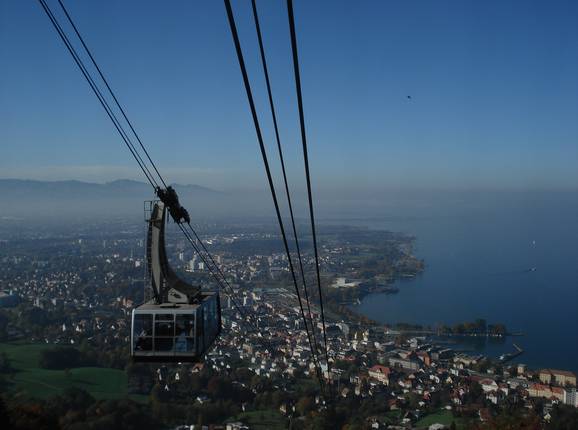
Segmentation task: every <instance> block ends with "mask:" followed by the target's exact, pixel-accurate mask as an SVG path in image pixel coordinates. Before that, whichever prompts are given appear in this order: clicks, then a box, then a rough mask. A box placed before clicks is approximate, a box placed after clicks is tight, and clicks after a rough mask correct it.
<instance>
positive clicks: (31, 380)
mask: <svg viewBox="0 0 578 430" xmlns="http://www.w3.org/2000/svg"><path fill="white" fill-rule="evenodd" d="M50 348H54V345H46V344H21V343H0V352H4V353H6V354H7V356H8V358H9V360H10V365H11V366H12V367H13V368H14V369H16V372H15V373H13V374H11V375H10V376H9V377H8V382H9V387H8V389H9V390H10V391H12V392H15V393H16V392H18V393H22V394H24V395H25V396H30V397H36V398H47V397H51V396H54V395H57V394H60V393H62V391H63V390H64V389H66V388H68V387H73V386H74V387H78V388H82V389H84V390H86V391H88V392H89V393H90V394H91V395H92V396H93V397H95V398H97V399H118V398H124V397H127V376H126V373H125V372H124V371H122V370H117V369H106V368H101V367H78V368H74V369H70V370H69V372H66V371H64V370H48V369H41V368H39V367H38V361H39V358H40V354H41V353H42V351H43V350H46V349H50ZM130 397H131V398H133V400H141V401H142V400H143V399H145V398H146V397H145V396H130Z"/></svg>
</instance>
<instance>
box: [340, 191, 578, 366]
mask: <svg viewBox="0 0 578 430" xmlns="http://www.w3.org/2000/svg"><path fill="white" fill-rule="evenodd" d="M383 198H384V199H387V198H389V200H388V201H387V202H383V207H382V208H378V209H377V211H381V214H380V215H379V216H373V217H371V218H369V217H363V218H360V217H358V218H349V219H347V220H345V219H341V220H337V219H335V220H332V222H344V223H345V222H347V223H348V224H355V225H360V226H367V227H370V228H378V229H385V230H391V231H401V232H406V233H410V234H412V235H415V236H416V243H415V254H416V255H417V256H418V257H420V258H423V259H424V260H425V263H426V269H425V272H424V273H423V274H422V275H419V276H418V277H416V278H415V279H409V280H402V281H398V282H397V283H396V285H397V286H398V287H399V289H400V291H399V293H398V294H395V295H386V294H372V295H369V296H367V297H365V299H364V300H363V301H362V303H361V304H360V305H358V306H355V307H354V308H355V310H356V311H357V312H360V313H362V314H364V315H367V316H368V317H370V318H373V319H375V320H377V321H380V322H384V323H395V322H408V323H419V324H424V325H434V324H441V323H444V324H455V323H458V322H464V321H473V320H474V319H476V318H484V319H486V320H487V322H488V324H491V323H504V324H506V326H507V328H508V329H509V330H510V331H512V332H517V331H521V332H523V333H525V336H523V337H515V338H508V339H506V340H505V341H503V342H495V341H489V342H488V343H485V342H484V341H483V340H480V339H476V340H471V342H470V341H467V342H465V343H462V344H460V345H459V346H458V347H460V348H462V349H469V350H476V351H480V352H485V353H486V354H488V355H489V356H493V357H497V356H499V355H500V354H501V353H503V352H512V351H513V347H512V341H513V342H515V343H517V344H518V345H520V346H521V347H522V348H523V349H524V350H525V352H524V354H523V355H521V356H520V357H519V358H518V361H519V362H523V363H526V364H528V365H529V366H530V367H536V368H537V367H552V368H559V369H567V370H572V371H574V372H578V193H576V192H484V193H481V192H478V193H465V192H462V193H456V192H454V193H442V192H439V193H432V194H409V195H400V194H395V195H392V196H389V197H388V196H383ZM376 206H377V204H376ZM373 210H374V211H376V208H375V207H374V208H373ZM533 267H535V268H536V269H535V271H530V270H529V269H531V268H533Z"/></svg>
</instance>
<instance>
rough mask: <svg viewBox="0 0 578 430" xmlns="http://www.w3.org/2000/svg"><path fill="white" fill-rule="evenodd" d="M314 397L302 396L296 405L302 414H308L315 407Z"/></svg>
mask: <svg viewBox="0 0 578 430" xmlns="http://www.w3.org/2000/svg"><path fill="white" fill-rule="evenodd" d="M313 405H314V402H313V399H312V398H311V397H301V398H300V399H299V401H298V402H297V405H296V406H295V407H296V409H297V412H299V413H300V414H301V415H303V416H305V415H307V414H308V413H309V412H310V411H311V410H312V409H313Z"/></svg>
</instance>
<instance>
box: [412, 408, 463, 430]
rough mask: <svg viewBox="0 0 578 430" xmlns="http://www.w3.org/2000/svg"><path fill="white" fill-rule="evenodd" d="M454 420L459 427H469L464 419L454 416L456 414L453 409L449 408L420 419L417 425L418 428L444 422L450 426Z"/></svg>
mask: <svg viewBox="0 0 578 430" xmlns="http://www.w3.org/2000/svg"><path fill="white" fill-rule="evenodd" d="M452 421H453V422H455V423H456V428H457V429H465V428H467V427H466V426H465V424H464V421H463V419H461V418H454V415H453V414H452V412H451V411H448V410H445V409H444V410H441V411H439V412H436V413H435V414H430V415H426V416H425V417H423V418H422V419H421V420H419V421H418V422H417V423H416V424H415V426H416V427H417V428H427V427H429V426H430V425H432V424H436V423H438V424H443V425H445V426H448V427H449V426H450V425H451V424H452Z"/></svg>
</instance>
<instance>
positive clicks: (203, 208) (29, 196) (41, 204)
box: [0, 179, 251, 219]
mask: <svg viewBox="0 0 578 430" xmlns="http://www.w3.org/2000/svg"><path fill="white" fill-rule="evenodd" d="M173 186H174V188H175V189H176V190H177V193H178V195H179V198H180V200H181V202H182V203H183V205H184V206H185V207H187V208H188V209H189V211H190V212H191V213H192V214H199V215H200V216H212V215H215V214H225V213H226V212H227V211H230V208H231V207H235V206H237V205H238V204H239V197H240V196H239V195H238V194H230V193H225V192H220V191H216V190H212V189H210V188H206V187H202V186H199V185H180V184H174V185H173ZM154 198H155V195H154V192H153V190H152V188H151V186H150V185H149V184H146V183H144V182H139V181H132V180H126V179H122V180H116V181H112V182H107V183H105V184H97V183H90V182H82V181H37V180H21V179H0V199H1V201H2V202H3V203H2V205H0V217H16V218H20V219H29V218H33V217H34V218H38V217H39V216H47V217H55V216H58V217H66V218H68V217H70V216H73V217H77V216H82V217H93V216H94V217H101V216H110V217H114V216H127V215H135V216H139V217H140V216H142V210H143V201H145V200H153V199H154ZM243 198H244V199H247V198H249V200H251V198H250V196H243Z"/></svg>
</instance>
